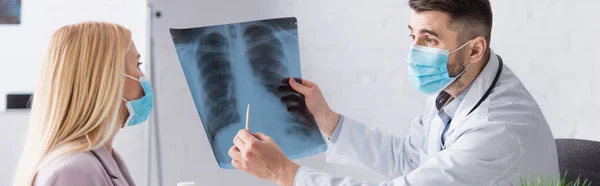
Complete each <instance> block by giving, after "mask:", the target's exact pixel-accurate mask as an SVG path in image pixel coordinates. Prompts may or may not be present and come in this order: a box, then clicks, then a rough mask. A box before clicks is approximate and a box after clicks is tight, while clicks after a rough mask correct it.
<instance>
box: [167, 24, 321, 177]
mask: <svg viewBox="0 0 600 186" xmlns="http://www.w3.org/2000/svg"><path fill="white" fill-rule="evenodd" d="M296 23H297V22H296V18H279V19H269V20H260V21H251V22H243V23H234V24H225V25H217V26H205V27H197V28H186V29H171V35H172V37H173V42H174V43H175V48H176V50H177V54H178V56H179V61H180V63H181V67H182V68H183V72H184V75H185V78H186V80H187V83H188V86H189V88H190V91H191V94H192V97H193V101H194V102H195V105H196V109H197V111H198V114H199V115H200V119H201V120H202V124H203V125H204V129H205V131H206V135H207V137H208V140H209V142H210V144H211V147H212V150H213V153H214V155H215V158H216V160H217V163H218V164H219V166H220V167H222V168H226V169H232V168H233V167H232V166H231V158H230V157H229V155H228V151H229V149H230V148H231V147H232V146H233V137H234V136H235V135H236V134H237V132H238V131H239V130H240V129H244V128H245V122H246V121H245V118H246V117H245V116H246V108H247V105H248V104H250V105H251V112H250V121H249V123H250V131H251V132H252V133H255V132H262V133H264V134H266V135H268V136H271V137H272V138H273V139H274V140H275V142H276V143H277V144H278V145H279V146H280V147H281V149H282V150H283V152H284V153H285V154H286V156H287V157H288V158H290V159H296V158H302V157H306V156H310V155H314V154H317V153H319V152H323V151H325V150H326V148H327V146H326V144H325V141H324V140H323V137H322V136H321V133H320V132H319V129H318V128H317V126H316V123H315V121H314V118H312V116H300V115H296V114H293V113H291V112H287V111H286V105H285V104H284V103H282V102H281V101H280V97H281V96H283V95H282V93H281V92H278V89H277V87H278V86H279V85H281V79H282V78H284V77H300V76H301V74H300V55H299V47H298V29H297V25H296ZM307 117H308V118H307ZM198 125H200V123H198Z"/></svg>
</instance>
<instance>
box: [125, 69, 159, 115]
mask: <svg viewBox="0 0 600 186" xmlns="http://www.w3.org/2000/svg"><path fill="white" fill-rule="evenodd" d="M125 76H126V77H128V78H130V79H133V80H135V81H138V82H139V83H140V85H142V89H144V96H142V97H141V98H140V99H135V100H129V101H127V100H126V99H125V98H122V99H123V101H125V106H127V110H128V111H129V117H128V118H127V120H126V121H125V126H134V125H137V124H140V123H143V122H144V121H146V120H148V117H149V116H150V112H152V107H153V104H154V93H153V92H152V86H151V85H150V80H149V79H148V77H146V76H142V77H140V78H139V79H136V78H134V77H131V76H129V75H127V74H125Z"/></svg>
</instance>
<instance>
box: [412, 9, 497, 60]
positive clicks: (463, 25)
mask: <svg viewBox="0 0 600 186" xmlns="http://www.w3.org/2000/svg"><path fill="white" fill-rule="evenodd" d="M408 4H409V6H410V8H412V9H413V10H414V11H416V12H423V11H440V12H443V13H445V14H446V15H448V17H450V23H449V27H450V28H451V29H452V30H454V31H456V32H457V33H458V38H457V39H458V42H459V44H460V43H465V42H467V41H468V40H471V39H473V38H475V37H478V36H482V37H484V38H485V40H486V41H487V45H488V46H486V47H488V48H489V45H490V39H491V34H492V19H493V18H492V17H493V16H492V7H491V6H490V1H489V0H409V1H408ZM488 51H489V50H488Z"/></svg>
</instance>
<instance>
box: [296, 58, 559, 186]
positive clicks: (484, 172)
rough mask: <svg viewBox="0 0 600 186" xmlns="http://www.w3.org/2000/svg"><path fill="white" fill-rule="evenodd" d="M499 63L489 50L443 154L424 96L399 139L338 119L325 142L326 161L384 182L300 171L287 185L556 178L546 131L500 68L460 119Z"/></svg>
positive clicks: (517, 84) (393, 185)
mask: <svg viewBox="0 0 600 186" xmlns="http://www.w3.org/2000/svg"><path fill="white" fill-rule="evenodd" d="M499 64H500V63H499V59H498V57H496V55H495V54H494V53H493V52H491V57H490V60H489V62H488V64H487V65H486V67H485V68H484V70H483V71H482V72H481V74H480V75H479V76H478V77H477V79H476V80H475V81H474V82H473V84H472V85H471V87H470V89H469V90H468V92H467V94H466V96H465V98H464V99H463V101H462V102H461V104H460V106H459V107H458V109H457V111H456V114H455V115H454V118H453V119H452V121H451V124H450V126H449V128H448V131H447V133H448V134H447V137H446V142H445V146H444V147H443V150H442V148H441V145H440V143H441V142H440V135H441V132H442V130H443V122H442V121H441V119H440V118H439V117H438V115H437V112H438V111H437V108H436V107H435V103H434V101H435V98H436V96H437V95H436V96H433V97H431V98H429V99H428V101H427V106H426V108H425V111H424V113H423V114H422V115H421V116H419V117H417V118H415V119H414V120H413V121H412V124H411V125H412V126H411V129H410V133H409V134H408V135H407V136H395V135H392V134H390V133H386V132H383V131H380V130H378V129H376V128H373V127H369V126H366V125H363V124H361V123H359V122H357V121H354V120H352V119H350V118H348V117H343V121H341V123H340V124H341V126H340V127H338V128H337V129H336V133H337V135H336V139H333V138H332V139H331V140H330V141H329V148H328V150H327V161H328V162H330V163H340V164H352V165H359V166H361V167H364V168H368V169H370V170H372V171H375V172H377V173H379V174H381V175H384V176H385V177H387V178H389V181H385V182H381V183H371V182H367V181H361V180H355V179H352V178H347V177H334V176H331V175H329V174H327V173H324V172H320V171H317V170H314V169H310V168H307V167H300V169H298V171H297V173H296V177H295V186H309V185H310V186H312V185H327V186H329V185H356V186H358V185H360V186H371V185H389V186H408V185H418V186H430V185H431V186H438V185H440V186H441V185H474V186H486V185H501V186H509V185H519V183H520V181H521V179H527V178H531V179H535V180H537V178H538V177H540V178H541V179H542V180H556V177H557V176H558V174H559V173H558V160H557V152H556V146H555V143H554V138H553V136H552V132H551V131H550V128H549V126H548V124H547V122H546V120H545V119H544V116H543V114H542V112H541V110H540V108H539V107H538V105H537V103H536V101H535V100H534V99H533V97H532V96H531V95H530V94H529V93H528V92H527V90H526V89H525V87H524V86H523V84H522V83H521V81H520V80H519V79H518V78H517V77H516V76H515V74H514V73H513V72H512V71H511V70H510V69H508V67H506V66H504V67H503V70H502V73H501V75H500V78H499V79H498V82H497V83H496V86H495V88H494V89H493V91H492V92H491V94H490V95H489V97H488V98H487V99H485V100H484V101H483V102H482V103H481V105H480V106H479V107H478V108H477V109H476V110H475V111H473V112H472V113H471V114H469V115H467V114H468V112H469V111H470V110H471V108H473V106H474V105H475V104H476V103H477V102H478V101H479V99H480V98H481V97H482V96H483V95H484V93H485V91H486V90H487V89H488V88H489V87H490V85H491V84H492V81H493V79H494V77H495V76H496V73H497V70H498V67H499ZM399 124H401V123H399Z"/></svg>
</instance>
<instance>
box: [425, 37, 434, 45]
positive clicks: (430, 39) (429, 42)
mask: <svg viewBox="0 0 600 186" xmlns="http://www.w3.org/2000/svg"><path fill="white" fill-rule="evenodd" d="M425 42H426V43H427V44H428V45H435V44H437V41H436V40H435V39H433V38H430V37H428V38H426V39H425Z"/></svg>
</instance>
